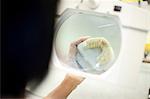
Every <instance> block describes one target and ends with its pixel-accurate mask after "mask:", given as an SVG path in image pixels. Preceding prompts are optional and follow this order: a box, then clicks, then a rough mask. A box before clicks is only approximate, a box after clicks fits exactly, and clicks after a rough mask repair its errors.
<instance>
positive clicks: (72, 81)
mask: <svg viewBox="0 0 150 99" xmlns="http://www.w3.org/2000/svg"><path fill="white" fill-rule="evenodd" d="M84 79H85V78H84V77H80V76H76V75H73V74H67V75H66V76H65V78H64V80H63V81H62V82H61V84H60V85H59V86H57V87H56V88H55V89H54V90H53V91H52V92H51V93H49V95H48V96H46V97H45V98H44V99H67V97H68V95H69V94H70V93H71V92H72V91H73V90H74V89H75V88H76V87H77V86H78V85H79V84H80V83H81V82H82V81H83V80H84Z"/></svg>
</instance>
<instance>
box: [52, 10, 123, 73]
mask: <svg viewBox="0 0 150 99" xmlns="http://www.w3.org/2000/svg"><path fill="white" fill-rule="evenodd" d="M55 34H56V35H55V39H54V64H56V66H58V67H59V68H63V69H64V70H67V71H68V72H75V73H78V74H82V75H100V74H102V73H104V72H106V71H107V70H109V69H110V68H111V67H112V66H113V64H114V63H115V61H116V60H117V58H118V55H119V53H120V48H121V28H120V21H119V18H118V17H117V16H113V15H109V14H103V13H95V12H86V11H82V10H73V9H67V10H66V11H65V12H64V13H63V14H62V15H61V16H60V18H59V19H58V21H57V23H56V33H55ZM72 47H73V48H72ZM72 53H73V55H70V54H72Z"/></svg>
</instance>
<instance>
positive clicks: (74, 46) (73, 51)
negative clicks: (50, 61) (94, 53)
mask: <svg viewBox="0 0 150 99" xmlns="http://www.w3.org/2000/svg"><path fill="white" fill-rule="evenodd" d="M88 38H90V36H84V37H80V38H79V39H77V40H75V41H73V42H71V44H70V48H69V53H68V58H69V59H74V58H75V56H76V53H77V46H78V45H79V44H80V43H81V42H83V41H85V40H87V39H88Z"/></svg>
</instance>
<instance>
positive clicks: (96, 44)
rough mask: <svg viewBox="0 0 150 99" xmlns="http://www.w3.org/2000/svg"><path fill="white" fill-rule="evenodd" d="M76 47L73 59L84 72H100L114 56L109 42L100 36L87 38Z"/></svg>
mask: <svg viewBox="0 0 150 99" xmlns="http://www.w3.org/2000/svg"><path fill="white" fill-rule="evenodd" d="M77 48H78V52H77V55H76V58H75V61H76V63H77V65H78V67H79V68H80V69H82V70H83V71H85V72H90V73H101V72H103V71H105V70H106V69H107V68H108V67H109V65H110V63H111V62H112V61H113V58H114V52H113V49H112V47H111V45H110V43H109V42H108V41H107V40H106V39H105V38H102V37H96V38H89V39H87V40H85V41H84V42H82V43H80V44H79V45H78V47H77Z"/></svg>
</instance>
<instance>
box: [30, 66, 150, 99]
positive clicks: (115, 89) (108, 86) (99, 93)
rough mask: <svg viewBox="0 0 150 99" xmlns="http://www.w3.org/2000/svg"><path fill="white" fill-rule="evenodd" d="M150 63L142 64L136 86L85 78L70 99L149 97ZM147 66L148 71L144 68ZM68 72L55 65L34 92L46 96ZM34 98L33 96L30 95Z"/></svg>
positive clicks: (142, 98) (131, 98)
mask: <svg viewBox="0 0 150 99" xmlns="http://www.w3.org/2000/svg"><path fill="white" fill-rule="evenodd" d="M149 65H150V64H142V65H141V71H140V73H139V79H138V80H137V83H136V86H135V87H133V88H131V87H123V86H120V85H116V84H113V83H110V82H107V81H104V80H101V79H91V78H87V79H85V80H84V81H83V82H82V83H81V84H80V85H79V86H78V87H77V88H76V89H75V90H74V91H73V92H72V93H71V94H70V95H69V97H68V99H83V97H84V99H147V96H148V89H149V88H150V68H148V66H149ZM143 68H146V71H145V70H144V69H143ZM148 69H149V71H148ZM65 74H66V72H64V71H62V70H61V69H59V68H57V67H53V68H52V69H51V72H50V73H49V74H48V76H47V78H46V79H45V80H44V81H43V82H42V84H41V85H40V86H39V87H38V88H37V89H36V90H35V91H33V92H32V93H33V94H34V96H41V97H43V96H45V95H47V94H48V93H49V92H50V91H52V90H53V89H54V88H55V87H56V86H57V85H58V84H59V83H60V82H61V81H62V80H63V78H64V77H65ZM29 98H30V99H33V96H32V97H31V96H30V97H29ZM35 99H36V98H35Z"/></svg>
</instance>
